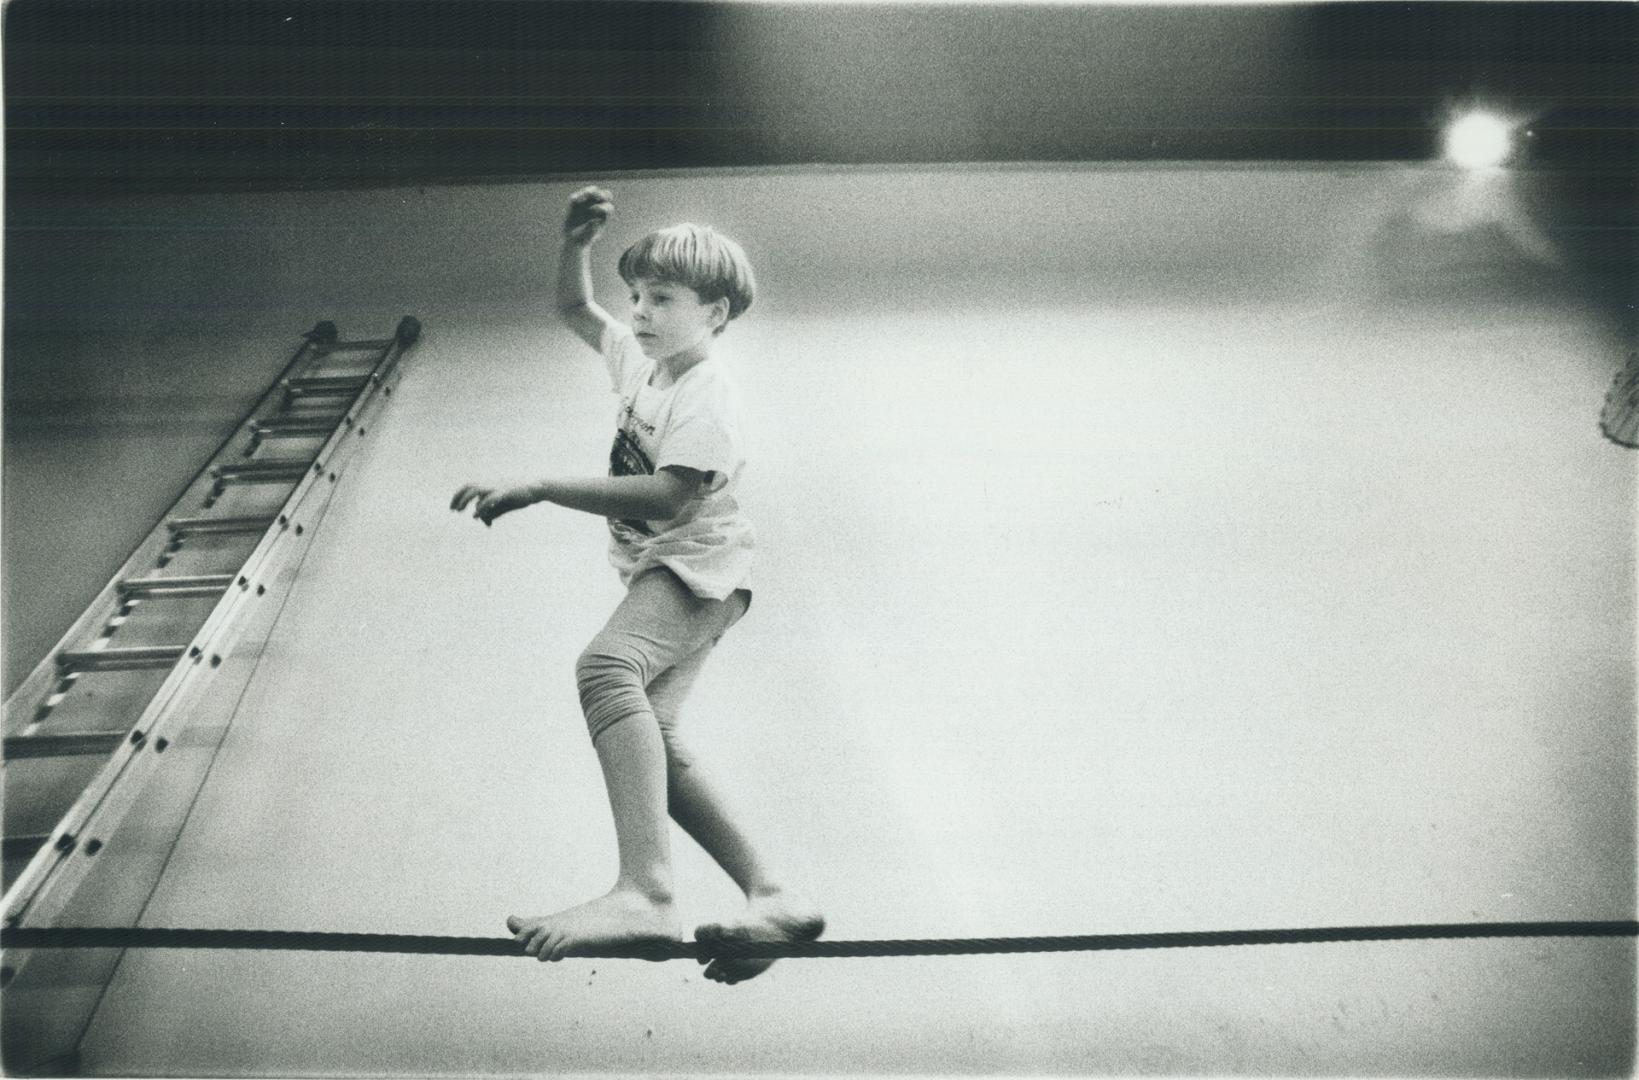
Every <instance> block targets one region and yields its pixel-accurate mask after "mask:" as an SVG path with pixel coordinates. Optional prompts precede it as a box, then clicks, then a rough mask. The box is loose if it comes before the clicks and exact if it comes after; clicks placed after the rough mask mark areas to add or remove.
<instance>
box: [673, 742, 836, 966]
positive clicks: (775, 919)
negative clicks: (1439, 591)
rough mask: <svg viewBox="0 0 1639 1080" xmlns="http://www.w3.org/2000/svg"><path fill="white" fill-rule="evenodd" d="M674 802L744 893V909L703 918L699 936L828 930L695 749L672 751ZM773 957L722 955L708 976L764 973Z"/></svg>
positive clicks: (785, 935)
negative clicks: (781, 874)
mask: <svg viewBox="0 0 1639 1080" xmlns="http://www.w3.org/2000/svg"><path fill="white" fill-rule="evenodd" d="M668 764H669V768H668V777H669V796H670V798H669V804H670V808H671V815H672V818H673V820H675V821H676V822H677V824H678V825H680V826H682V828H683V830H684V831H685V832H687V833H688V834H689V835H690V836H692V837H693V838H694V839H695V841H696V842H697V843H698V844H699V845H700V846H701V847H702V848H704V849H705V851H706V853H707V854H708V855H710V856H711V857H712V858H713V859H715V860H716V861H717V864H718V865H719V866H721V867H722V868H723V870H724V871H725V872H726V873H727V874H728V876H729V877H730V878H732V879H733V880H734V883H735V884H736V885H738V886H739V887H740V891H741V892H743V893H745V896H746V907H745V911H744V912H743V913H742V914H741V916H740V917H739V918H738V919H734V920H731V921H728V922H722V923H704V924H702V925H700V926H698V927H696V928H695V931H694V938H695V940H696V941H698V942H700V943H702V944H705V945H710V944H712V943H714V942H743V941H812V940H814V939H815V938H817V937H819V936H820V935H821V934H822V933H824V932H825V918H824V916H822V915H821V914H820V912H819V909H818V908H816V907H815V906H814V905H813V904H812V903H811V902H810V901H809V900H808V899H807V898H806V897H803V896H801V895H800V894H798V893H796V892H794V891H792V890H790V889H788V888H786V887H785V886H784V885H783V884H782V883H781V882H780V881H778V880H777V879H776V878H775V877H774V875H773V874H772V873H771V872H770V871H769V869H768V867H767V865H766V864H765V863H764V862H763V860H762V858H761V857H760V856H759V855H758V853H757V849H756V847H755V845H754V844H753V843H752V840H751V837H750V836H749V835H747V834H746V832H745V830H744V829H743V828H741V827H740V825H739V824H737V821H738V817H737V815H735V814H734V813H733V811H732V808H731V806H730V805H729V803H728V800H727V799H726V798H725V796H724V795H723V793H722V792H721V790H720V789H719V788H718V787H717V786H716V785H715V784H714V783H712V781H711V779H710V777H709V776H708V775H707V774H706V773H705V772H703V771H702V770H701V768H700V765H699V764H698V763H697V762H695V761H694V760H693V758H692V755H679V754H674V755H672V757H671V759H670V761H669V763H668ZM773 963H774V961H772V960H733V959H718V960H713V961H711V962H710V963H709V964H708V965H707V966H706V971H705V975H706V978H708V979H711V980H713V981H714V982H721V983H729V984H733V983H737V982H741V981H743V980H745V979H749V978H751V977H752V976H754V975H760V974H762V973H763V972H764V971H767V970H768V968H769V967H770V966H771V965H772V964H773Z"/></svg>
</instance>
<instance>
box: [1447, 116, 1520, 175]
mask: <svg viewBox="0 0 1639 1080" xmlns="http://www.w3.org/2000/svg"><path fill="white" fill-rule="evenodd" d="M1509 134H1510V132H1509V126H1508V124H1507V123H1506V122H1505V121H1502V120H1499V119H1498V118H1497V117H1495V116H1492V115H1490V114H1489V113H1470V114H1469V115H1467V116H1464V117H1462V118H1461V119H1459V120H1458V121H1457V122H1456V123H1454V124H1452V125H1451V127H1450V128H1448V129H1447V130H1446V157H1447V158H1448V159H1449V160H1451V161H1452V162H1453V163H1455V164H1457V165H1460V166H1462V167H1463V168H1465V169H1491V168H1495V167H1496V166H1498V165H1501V164H1502V163H1503V162H1504V161H1505V160H1507V158H1508V154H1509V152H1510V151H1511V150H1512V149H1513V145H1512V141H1511V140H1510V138H1509Z"/></svg>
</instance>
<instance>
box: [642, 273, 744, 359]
mask: <svg viewBox="0 0 1639 1080" xmlns="http://www.w3.org/2000/svg"><path fill="white" fill-rule="evenodd" d="M631 288H632V333H634V334H635V335H637V342H638V345H639V346H641V347H642V349H643V355H645V356H647V357H649V358H650V359H651V360H665V359H668V358H669V357H673V356H676V355H677V354H678V353H683V352H688V351H690V350H692V349H700V348H705V347H708V346H709V345H710V343H711V339H712V332H713V331H714V330H715V329H716V328H717V327H718V326H720V325H722V322H723V320H724V319H725V318H726V317H727V313H728V301H727V300H717V301H714V302H713V303H710V304H706V303H702V302H701V300H700V296H699V294H698V293H696V292H695V291H694V290H693V289H691V288H689V287H688V286H687V285H675V284H672V283H671V282H668V281H653V280H647V279H639V280H638V281H636V282H634V283H633V284H632V287H631Z"/></svg>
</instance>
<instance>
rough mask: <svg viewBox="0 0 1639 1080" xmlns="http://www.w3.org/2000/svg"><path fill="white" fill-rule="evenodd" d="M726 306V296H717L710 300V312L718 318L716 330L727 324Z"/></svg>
mask: <svg viewBox="0 0 1639 1080" xmlns="http://www.w3.org/2000/svg"><path fill="white" fill-rule="evenodd" d="M728 307H729V304H728V297H726V296H719V297H718V298H717V299H715V300H713V301H712V302H711V310H712V314H713V315H714V316H716V317H717V318H718V319H719V320H720V321H719V322H718V323H717V329H718V330H721V329H722V328H723V327H725V326H727V325H728Z"/></svg>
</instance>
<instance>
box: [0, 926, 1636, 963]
mask: <svg viewBox="0 0 1639 1080" xmlns="http://www.w3.org/2000/svg"><path fill="white" fill-rule="evenodd" d="M1635 936H1639V922H1504V923H1435V924H1421V925H1407V926H1334V927H1318V928H1310V929H1297V930H1204V931H1185V932H1174V933H1163V934H1084V935H1078V936H1070V937H1005V938H944V939H932V940H898V941H892V940H884V941H782V942H746V943H743V944H730V943H726V942H725V943H715V944H712V945H709V946H707V945H702V944H699V943H697V942H655V943H653V944H649V945H633V946H630V947H627V948H623V949H608V950H601V951H597V952H586V953H576V954H575V955H576V956H580V957H585V958H589V959H616V960H702V959H710V958H714V957H723V958H727V959H747V960H749V959H762V960H774V959H785V958H797V957H835V958H840V957H870V956H969V955H977V954H985V953H1032V952H1102V951H1108V950H1114V949H1180V948H1199V947H1204V946H1218V945H1313V944H1322V943H1333V942H1351V941H1427V940H1434V939H1453V938H1501V937H1635ZM0 949H258V950H274V951H278V950H301V951H309V952H388V953H418V954H423V955H438V956H523V955H524V951H523V946H522V945H521V944H520V943H518V942H517V941H514V940H513V939H511V938H499V937H496V938H489V937H440V936H435V935H426V934H344V933H324V932H313V931H299V930H190V929H171V928H159V927H78V926H67V927H36V926H24V927H15V926H8V927H5V928H3V929H0Z"/></svg>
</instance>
